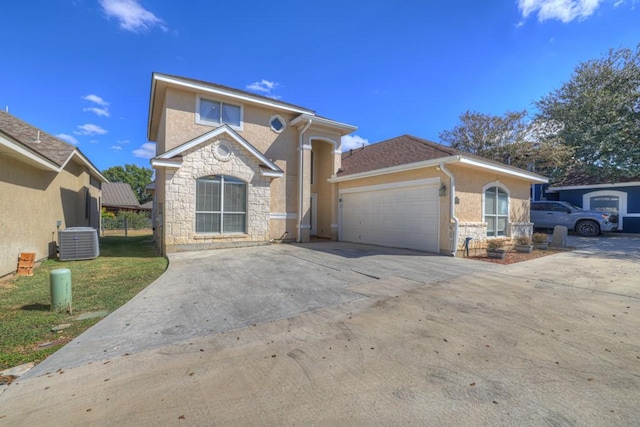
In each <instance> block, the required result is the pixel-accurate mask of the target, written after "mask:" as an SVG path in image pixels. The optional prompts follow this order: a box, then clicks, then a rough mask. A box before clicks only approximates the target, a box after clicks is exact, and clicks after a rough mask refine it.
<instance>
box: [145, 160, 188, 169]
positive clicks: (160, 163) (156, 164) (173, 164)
mask: <svg viewBox="0 0 640 427" xmlns="http://www.w3.org/2000/svg"><path fill="white" fill-rule="evenodd" d="M151 166H152V167H154V168H167V169H180V166H182V163H176V162H167V161H162V159H157V158H156V159H151Z"/></svg>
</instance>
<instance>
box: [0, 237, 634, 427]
mask: <svg viewBox="0 0 640 427" xmlns="http://www.w3.org/2000/svg"><path fill="white" fill-rule="evenodd" d="M605 237H606V236H605ZM618 239H619V241H618ZM598 242H600V243H598ZM571 244H576V245H580V244H581V243H580V241H576V242H575V243H574V242H572V241H571V240H570V245H571ZM614 251H617V252H619V253H620V254H619V256H613V252H614ZM638 256H640V239H638V238H635V237H630V236H612V237H609V238H608V240H605V239H601V240H598V241H596V240H590V241H589V244H584V246H579V247H578V248H577V249H576V250H574V251H571V252H566V253H561V254H558V255H553V256H549V257H543V258H539V259H536V260H533V261H529V262H526V263H520V264H514V265H511V266H500V265H495V264H489V263H484V262H481V261H472V260H465V259H453V258H446V257H437V256H429V255H425V254H424V253H419V252H413V251H402V250H390V249H384V248H376V247H370V246H360V245H349V244H342V243H330V242H327V243H312V244H308V245H281V246H268V247H257V248H243V249H232V250H231V249H230V250H221V251H211V252H206V253H197V254H193V253H188V254H180V255H177V256H173V257H172V258H171V264H170V268H169V270H168V271H167V273H166V274H165V275H163V276H162V278H160V279H159V280H158V281H157V282H155V283H154V284H153V285H151V286H150V287H148V288H147V289H146V290H145V291H143V292H142V293H140V294H139V295H138V296H137V297H136V298H135V299H134V300H132V301H131V302H130V303H129V304H127V305H125V306H124V307H122V308H121V309H120V310H118V311H116V312H114V313H113V314H112V315H110V316H109V317H107V318H106V319H104V320H103V321H102V322H100V323H99V324H98V325H96V326H95V327H94V328H92V329H91V330H89V331H87V332H86V333H85V334H83V335H81V336H80V337H78V339H76V340H75V341H73V342H72V343H70V344H69V345H67V346H66V347H65V348H64V349H62V350H61V351H59V352H58V353H56V354H55V355H53V356H52V357H51V358H49V359H47V361H45V362H43V363H41V364H40V365H38V366H37V367H36V368H35V369H33V370H32V371H30V372H29V373H28V374H27V375H26V376H25V377H22V378H20V380H19V381H18V382H16V383H14V384H12V385H11V386H10V387H9V388H8V389H7V390H6V391H5V392H4V393H3V394H2V395H0V423H2V422H5V421H6V422H7V423H8V424H10V425H39V424H45V423H46V424H51V423H52V422H53V423H54V424H55V423H62V422H65V423H66V424H70V425H80V424H91V425H115V424H125V425H150V424H158V423H161V424H163V425H219V424H220V425H229V424H230V425H282V424H285V425H294V424H305V425H306V424H313V425H327V424H331V425H345V424H348V425H351V424H356V425H391V424H393V425H397V424H428V425H460V424H462V425H514V424H518V425H630V424H633V423H635V422H637V420H638V419H639V418H640V410H639V409H638V407H637V402H638V401H640V345H639V344H640V315H639V309H640V304H639V302H640V292H639V291H638V288H639V282H640V279H638V277H640V265H639V264H640V263H639V262H638Z"/></svg>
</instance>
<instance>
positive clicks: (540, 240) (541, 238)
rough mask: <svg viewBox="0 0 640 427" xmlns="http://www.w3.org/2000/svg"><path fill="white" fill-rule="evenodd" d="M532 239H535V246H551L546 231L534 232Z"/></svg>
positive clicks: (545, 247)
mask: <svg viewBox="0 0 640 427" xmlns="http://www.w3.org/2000/svg"><path fill="white" fill-rule="evenodd" d="M531 240H533V246H534V247H535V248H536V249H542V250H545V249H547V248H548V247H549V241H548V240H547V235H546V234H545V233H533V236H532V237H531Z"/></svg>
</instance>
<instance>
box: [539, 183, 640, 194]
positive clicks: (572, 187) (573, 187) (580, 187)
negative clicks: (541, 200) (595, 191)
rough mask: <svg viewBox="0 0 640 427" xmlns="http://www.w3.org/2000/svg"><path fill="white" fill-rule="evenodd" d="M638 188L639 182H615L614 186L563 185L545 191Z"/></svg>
mask: <svg viewBox="0 0 640 427" xmlns="http://www.w3.org/2000/svg"><path fill="white" fill-rule="evenodd" d="M636 186H640V182H639V181H632V182H616V183H615V184H591V185H565V186H562V187H549V188H547V191H551V192H556V191H567V190H590V189H592V188H611V187H636Z"/></svg>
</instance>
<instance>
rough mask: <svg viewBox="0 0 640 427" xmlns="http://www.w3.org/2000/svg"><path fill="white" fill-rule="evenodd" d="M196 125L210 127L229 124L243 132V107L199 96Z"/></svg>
mask: <svg viewBox="0 0 640 427" xmlns="http://www.w3.org/2000/svg"><path fill="white" fill-rule="evenodd" d="M196 123H198V124H202V125H209V126H219V125H222V124H228V125H229V126H231V127H232V128H236V129H240V130H242V106H240V105H234V104H227V103H226V102H221V101H216V100H213V99H207V98H203V97H201V96H198V97H197V100H196Z"/></svg>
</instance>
